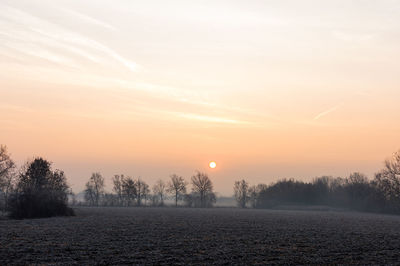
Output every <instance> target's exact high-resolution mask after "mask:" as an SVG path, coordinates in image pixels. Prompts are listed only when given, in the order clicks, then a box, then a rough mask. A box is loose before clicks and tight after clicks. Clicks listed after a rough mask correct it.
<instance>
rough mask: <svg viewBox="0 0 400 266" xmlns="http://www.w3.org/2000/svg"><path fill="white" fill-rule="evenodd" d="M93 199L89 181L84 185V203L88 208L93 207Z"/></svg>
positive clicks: (92, 190) (92, 188) (93, 194)
mask: <svg viewBox="0 0 400 266" xmlns="http://www.w3.org/2000/svg"><path fill="white" fill-rule="evenodd" d="M95 198H96V197H95V192H94V186H93V184H92V183H91V182H90V181H88V182H86V184H85V201H86V202H87V204H89V205H90V206H94V205H95V204H96V200H95Z"/></svg>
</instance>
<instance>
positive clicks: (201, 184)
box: [0, 145, 400, 218]
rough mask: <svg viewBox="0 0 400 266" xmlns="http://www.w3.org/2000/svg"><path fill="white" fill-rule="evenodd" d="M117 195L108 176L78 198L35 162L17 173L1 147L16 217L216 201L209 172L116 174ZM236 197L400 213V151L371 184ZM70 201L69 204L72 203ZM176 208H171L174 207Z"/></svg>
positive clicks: (356, 177) (2, 186) (240, 185)
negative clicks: (161, 176)
mask: <svg viewBox="0 0 400 266" xmlns="http://www.w3.org/2000/svg"><path fill="white" fill-rule="evenodd" d="M112 183H113V187H112V192H111V193H110V192H106V190H105V182H104V177H103V176H102V175H101V174H100V173H93V174H92V175H91V177H90V178H89V180H88V181H87V183H86V185H85V190H84V191H83V195H84V197H83V198H84V199H83V200H78V197H77V195H76V194H75V193H73V192H72V190H71V189H70V187H69V186H68V185H67V181H66V177H65V175H64V172H63V171H60V170H54V171H53V170H52V169H51V163H49V162H48V161H46V160H44V159H43V158H35V159H33V160H32V161H30V162H27V163H26V164H25V165H24V166H22V167H21V169H20V170H19V171H16V165H15V163H14V161H13V160H12V159H11V157H10V154H9V153H8V152H7V149H6V147H5V146H3V145H0V208H1V210H3V211H6V212H8V213H9V214H10V215H11V216H13V217H15V218H31V217H48V216H54V215H72V214H73V211H72V210H71V209H70V208H68V207H67V206H68V201H69V204H70V205H86V206H124V207H133V206H165V205H166V199H172V200H173V205H174V206H176V207H177V206H178V205H179V206H186V207H202V208H208V207H212V206H213V205H214V204H215V202H216V194H215V192H214V190H213V184H212V181H211V179H210V178H209V177H208V175H207V174H205V173H201V172H196V173H195V174H194V175H193V176H192V177H191V178H190V182H188V181H186V180H185V179H184V178H183V177H182V176H179V175H176V174H173V175H171V176H170V177H169V179H168V180H167V181H164V180H158V181H157V182H156V183H155V184H154V185H153V186H152V187H151V188H150V186H149V185H148V184H147V183H146V182H145V181H144V180H143V179H141V178H132V177H129V176H125V175H115V176H114V177H113V178H112ZM233 189H234V198H235V199H236V202H237V205H238V206H239V207H241V208H249V207H250V208H277V207H278V208H279V206H283V205H325V206H332V207H338V208H347V209H353V210H360V211H372V212H385V213H397V214H399V213H400V151H399V152H397V153H395V154H394V155H393V157H392V158H391V159H389V160H386V161H385V167H384V169H382V170H381V171H379V172H378V173H377V174H376V175H375V176H374V178H373V179H372V180H369V179H368V178H367V177H366V176H365V175H363V174H361V173H357V172H356V173H353V174H351V175H350V176H349V177H347V178H341V177H335V178H334V177H329V176H323V177H318V178H314V180H313V181H311V182H304V181H296V180H294V179H283V180H280V181H278V182H275V183H272V184H269V185H266V184H258V185H252V186H251V185H250V184H249V183H248V182H247V181H246V180H245V179H242V180H240V181H236V182H235V183H234V187H233ZM68 199H69V200H68ZM170 205H172V204H170Z"/></svg>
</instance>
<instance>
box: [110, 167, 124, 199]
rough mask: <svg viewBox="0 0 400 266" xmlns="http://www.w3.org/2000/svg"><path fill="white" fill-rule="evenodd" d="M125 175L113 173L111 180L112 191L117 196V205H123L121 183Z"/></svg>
mask: <svg viewBox="0 0 400 266" xmlns="http://www.w3.org/2000/svg"><path fill="white" fill-rule="evenodd" d="M124 180H125V177H124V175H114V177H113V179H112V181H113V191H114V192H115V194H116V195H117V197H118V205H120V206H122V205H123V194H124V193H123V184H124Z"/></svg>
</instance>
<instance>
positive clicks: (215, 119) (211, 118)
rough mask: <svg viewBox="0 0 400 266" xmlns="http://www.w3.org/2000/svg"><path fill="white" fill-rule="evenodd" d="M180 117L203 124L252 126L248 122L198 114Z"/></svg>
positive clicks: (187, 114) (181, 115)
mask: <svg viewBox="0 0 400 266" xmlns="http://www.w3.org/2000/svg"><path fill="white" fill-rule="evenodd" d="M177 116H179V117H183V118H186V119H190V120H199V121H203V122H210V123H223V124H251V123H250V122H247V121H241V120H236V119H231V118H225V117H216V116H205V115H198V114H190V113H181V114H177Z"/></svg>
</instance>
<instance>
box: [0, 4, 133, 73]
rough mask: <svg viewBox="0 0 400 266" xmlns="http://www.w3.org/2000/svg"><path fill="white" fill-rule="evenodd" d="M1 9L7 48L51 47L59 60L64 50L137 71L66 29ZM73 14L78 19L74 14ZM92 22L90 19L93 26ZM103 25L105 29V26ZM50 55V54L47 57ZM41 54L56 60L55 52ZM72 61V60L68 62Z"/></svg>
mask: <svg viewBox="0 0 400 266" xmlns="http://www.w3.org/2000/svg"><path fill="white" fill-rule="evenodd" d="M0 6H1V9H0V19H1V18H3V19H2V20H3V22H4V24H3V26H0V34H1V35H3V36H6V43H8V46H17V45H19V46H26V49H27V50H29V49H30V48H29V46H30V45H32V44H35V45H36V46H41V49H42V50H43V49H48V47H49V46H50V47H53V48H56V49H58V50H59V53H60V55H59V56H58V58H60V57H61V56H63V57H65V56H67V55H66V54H65V53H64V52H63V51H65V50H67V51H69V52H70V53H73V54H75V56H78V57H81V58H84V59H87V60H90V61H92V62H95V63H98V64H101V65H103V66H106V65H107V64H108V63H109V59H113V60H115V61H116V62H118V63H119V64H121V65H122V66H124V67H125V68H127V69H129V70H130V71H133V72H136V71H138V70H139V69H140V65H139V64H137V63H136V62H133V61H131V60H129V59H127V58H126V57H124V56H122V55H121V54H119V53H118V52H116V51H115V50H113V49H112V48H110V47H108V46H106V45H104V44H103V43H100V42H99V41H97V40H94V39H91V38H89V37H86V36H84V35H82V34H79V33H78V32H75V31H71V30H68V29H67V28H64V27H62V26H60V25H58V24H55V23H51V22H50V21H47V20H45V19H42V18H39V17H36V16H34V15H32V14H29V13H27V12H25V11H22V10H19V9H17V8H13V7H9V6H6V5H1V4H0ZM74 15H75V16H77V14H74ZM78 16H79V15H78ZM82 16H84V15H80V18H81V17H82ZM86 19H88V18H86ZM93 20H94V19H93ZM93 20H91V22H92V23H93ZM99 23H100V22H98V23H97V24H99ZM15 25H18V26H15ZM102 26H103V27H104V26H105V25H102ZM0 45H1V44H0ZM50 53H53V54H51V55H50ZM41 54H42V55H43V56H45V57H47V58H48V59H49V60H52V61H54V60H53V59H54V58H56V56H54V51H48V53H47V55H48V56H46V53H45V52H42V53H41ZM49 55H50V56H49ZM74 59H75V58H71V60H74Z"/></svg>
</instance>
